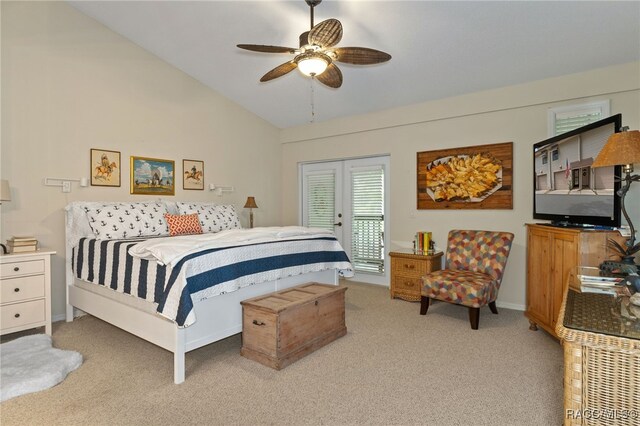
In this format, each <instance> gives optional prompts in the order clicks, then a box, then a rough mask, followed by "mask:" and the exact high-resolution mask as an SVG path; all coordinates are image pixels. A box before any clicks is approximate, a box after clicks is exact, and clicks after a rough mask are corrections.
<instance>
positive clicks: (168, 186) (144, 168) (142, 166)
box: [130, 156, 175, 195]
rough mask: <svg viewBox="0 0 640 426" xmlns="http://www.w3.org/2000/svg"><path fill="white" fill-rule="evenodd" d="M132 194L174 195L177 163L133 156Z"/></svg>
mask: <svg viewBox="0 0 640 426" xmlns="http://www.w3.org/2000/svg"><path fill="white" fill-rule="evenodd" d="M130 174H131V193H132V194H153V195H174V194H175V179H174V177H175V162H174V161H173V160H162V159H159V158H148V157H134V156H131V172H130Z"/></svg>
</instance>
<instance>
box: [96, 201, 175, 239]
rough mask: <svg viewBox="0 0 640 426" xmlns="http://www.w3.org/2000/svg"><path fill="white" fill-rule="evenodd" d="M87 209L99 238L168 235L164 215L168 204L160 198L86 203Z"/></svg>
mask: <svg viewBox="0 0 640 426" xmlns="http://www.w3.org/2000/svg"><path fill="white" fill-rule="evenodd" d="M86 212H87V217H88V219H89V225H91V229H92V230H93V232H94V234H95V235H96V239H98V240H116V239H122V238H136V237H149V236H159V235H169V227H168V226H167V221H166V220H165V218H164V214H165V213H167V208H166V206H165V204H164V203H162V202H161V201H152V202H148V203H107V204H104V205H103V206H97V207H91V208H89V207H87V208H86Z"/></svg>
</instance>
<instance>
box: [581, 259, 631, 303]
mask: <svg viewBox="0 0 640 426" xmlns="http://www.w3.org/2000/svg"><path fill="white" fill-rule="evenodd" d="M576 278H577V279H578V280H577V281H578V282H579V283H580V288H579V289H577V290H580V291H581V292H582V293H601V294H610V295H612V296H615V295H617V294H618V293H619V291H620V289H622V287H623V286H622V285H621V284H622V281H624V279H623V278H621V277H614V276H608V275H606V274H603V273H602V271H600V269H599V268H595V267H591V266H580V267H578V273H577V275H576Z"/></svg>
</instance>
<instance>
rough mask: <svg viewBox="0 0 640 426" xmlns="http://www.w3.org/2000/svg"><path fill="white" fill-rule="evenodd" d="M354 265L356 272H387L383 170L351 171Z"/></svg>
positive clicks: (352, 257)
mask: <svg viewBox="0 0 640 426" xmlns="http://www.w3.org/2000/svg"><path fill="white" fill-rule="evenodd" d="M351 191H352V204H351V208H352V226H351V232H352V235H351V263H352V264H353V267H354V269H355V270H356V271H361V272H373V273H379V274H383V273H384V169H382V168H380V167H376V168H368V169H363V170H352V172H351Z"/></svg>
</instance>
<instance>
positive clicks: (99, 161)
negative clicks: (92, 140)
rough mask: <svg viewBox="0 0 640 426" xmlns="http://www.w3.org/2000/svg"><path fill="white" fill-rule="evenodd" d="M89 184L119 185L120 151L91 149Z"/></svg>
mask: <svg viewBox="0 0 640 426" xmlns="http://www.w3.org/2000/svg"><path fill="white" fill-rule="evenodd" d="M90 152H91V154H90V157H91V160H90V161H91V171H90V174H91V186H120V152H118V151H108V150H106V149H93V148H92V149H91V151H90Z"/></svg>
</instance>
